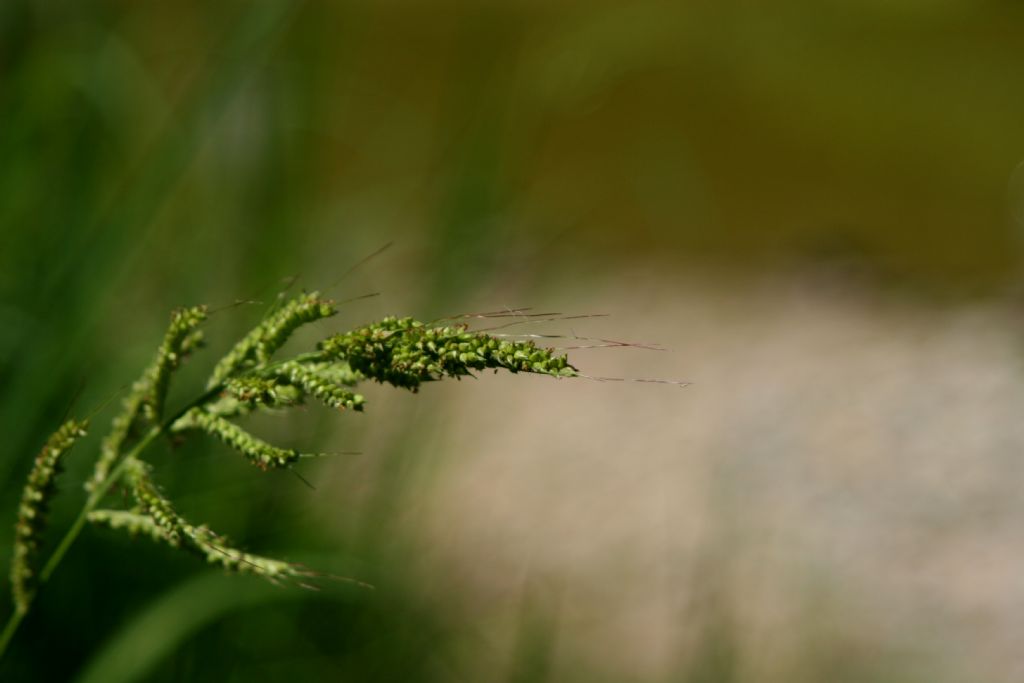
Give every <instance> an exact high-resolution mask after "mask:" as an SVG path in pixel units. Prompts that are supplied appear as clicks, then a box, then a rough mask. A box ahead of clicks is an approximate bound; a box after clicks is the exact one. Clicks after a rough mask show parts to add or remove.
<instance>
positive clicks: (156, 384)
mask: <svg viewBox="0 0 1024 683" xmlns="http://www.w3.org/2000/svg"><path fill="white" fill-rule="evenodd" d="M205 319H206V307H205V306H194V307H192V308H181V309H178V310H175V311H174V312H173V313H171V324H170V326H169V327H168V328H167V332H166V333H165V334H164V340H163V342H162V343H161V344H160V348H159V349H157V354H156V358H155V359H154V360H153V362H152V363H151V364H150V365H149V367H147V368H146V370H145V371H144V372H143V373H142V376H141V377H139V379H137V380H136V381H135V382H134V383H133V384H132V387H131V390H130V391H129V392H128V394H127V395H126V396H125V397H124V400H123V401H122V402H121V412H120V413H118V414H117V415H116V416H114V419H113V420H112V421H111V424H110V431H109V432H108V433H107V435H106V436H105V437H103V441H102V442H101V444H100V457H99V459H97V460H96V465H95V466H94V467H93V473H92V476H91V477H90V478H89V480H88V481H87V482H86V483H85V489H86V490H87V491H89V492H92V491H95V490H96V488H97V487H98V486H99V485H100V484H101V483H102V482H103V481H105V480H106V478H107V476H108V475H109V474H110V469H111V468H112V467H113V466H114V463H115V462H116V461H117V458H118V456H119V455H120V454H121V450H122V448H123V447H124V445H125V444H126V443H127V442H128V441H129V439H130V438H131V436H132V432H133V430H134V428H135V427H136V425H137V424H138V423H139V421H140V420H141V419H142V418H147V419H149V420H151V421H154V422H155V421H156V420H158V419H159V417H160V414H161V413H162V412H163V404H164V400H165V399H166V397H167V388H168V385H169V382H170V376H171V373H172V372H173V371H174V370H175V369H176V368H177V367H178V365H179V364H180V363H181V360H182V359H183V358H184V357H185V356H187V355H188V354H189V353H191V352H192V351H193V350H195V349H196V348H198V347H199V346H200V345H201V343H202V339H203V337H202V331H201V330H197V329H196V327H198V325H199V324H200V323H202V322H203V320H205Z"/></svg>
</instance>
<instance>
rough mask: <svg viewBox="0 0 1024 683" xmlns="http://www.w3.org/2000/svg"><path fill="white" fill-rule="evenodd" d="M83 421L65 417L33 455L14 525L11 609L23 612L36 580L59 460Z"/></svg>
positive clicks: (81, 430) (84, 424)
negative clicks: (12, 601)
mask: <svg viewBox="0 0 1024 683" xmlns="http://www.w3.org/2000/svg"><path fill="white" fill-rule="evenodd" d="M87 427H88V423H87V422H84V421H83V422H79V421H78V420H74V419H72V420H68V421H67V422H65V423H64V424H63V425H61V427H60V428H59V429H58V430H57V431H56V432H54V433H53V435H52V436H50V438H49V439H48V440H47V442H46V445H45V446H43V450H42V451H40V452H39V455H38V456H36V460H35V463H34V464H33V466H32V470H31V472H29V475H28V481H27V482H26V483H25V488H24V490H23V491H22V493H21V505H20V506H19V507H18V522H17V524H15V525H14V554H13V557H12V560H11V591H12V594H13V597H14V605H15V608H16V609H17V610H18V611H19V612H22V613H24V612H27V611H28V607H29V604H30V603H31V602H32V598H33V597H34V596H35V591H36V587H37V582H38V576H37V567H36V560H37V558H38V555H39V546H40V543H41V538H42V533H43V529H44V528H45V527H46V516H47V513H48V512H49V507H50V499H51V498H53V496H54V494H55V493H56V492H57V475H58V474H60V472H61V470H62V469H63V467H62V464H61V460H62V458H63V457H64V456H65V455H66V454H67V452H68V451H69V450H70V449H71V447H72V446H73V445H74V443H75V441H77V440H78V439H79V438H81V437H83V436H85V430H86V428H87Z"/></svg>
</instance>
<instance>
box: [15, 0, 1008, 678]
mask: <svg viewBox="0 0 1024 683" xmlns="http://www.w3.org/2000/svg"><path fill="white" fill-rule="evenodd" d="M1022 69H1024V6H1022V5H1020V4H1019V3H1014V2H1009V1H1007V0H1003V1H998V0H993V1H990V2H966V1H965V0H943V1H940V2H920V1H916V0H888V1H886V2H882V1H881V0H864V1H863V2H859V3H841V2H821V1H820V0H819V1H812V0H785V1H784V2H781V3H770V4H766V5H765V6H764V7H762V6H760V5H758V4H757V3H749V2H738V1H724V2H723V1H721V0H717V1H714V2H712V1H702V0H693V1H688V2H654V1H643V2H629V3H623V2H575V1H571V0H565V1H563V2H555V3H541V2H534V1H532V0H527V1H524V2H514V1H511V0H496V1H494V2H483V3H455V2H447V1H441V2H429V3H418V2H411V1H408V0H394V1H392V2H383V3H375V2H368V1H357V2H336V3H319V2H307V3H297V2H290V1H285V0H266V1H264V2H259V3H244V2H223V3H203V2H176V3H129V2H115V1H108V2H83V3H73V2H64V1H60V0H57V1H46V2H44V1H42V0H38V1H28V2H26V1H25V0H5V2H3V3H0V162H2V163H0V434H3V442H4V448H3V449H2V451H0V486H2V489H3V491H2V496H0V501H2V502H3V505H0V516H2V517H3V518H4V519H7V520H8V521H9V523H7V522H3V523H0V547H4V548H7V547H9V541H10V537H11V527H12V525H13V521H14V516H15V512H16V511H15V504H16V500H17V497H18V495H19V491H20V487H21V483H22V480H23V478H24V476H25V474H26V473H27V471H28V468H29V466H30V463H31V459H32V457H33V456H34V454H35V452H36V451H37V450H38V448H39V446H40V445H41V444H42V442H43V440H44V439H45V437H46V435H47V434H48V433H49V432H50V431H52V430H53V429H54V428H55V427H56V426H57V425H58V424H59V423H60V420H61V417H62V415H64V414H65V411H66V410H68V408H69V406H72V410H73V412H74V413H75V414H77V415H80V416H81V415H84V414H87V413H90V412H92V411H94V410H97V409H100V408H101V406H103V404H104V402H105V401H106V400H107V399H109V398H110V397H111V396H112V395H113V394H115V392H117V391H118V389H119V388H121V387H122V386H124V385H125V384H127V383H129V382H130V381H131V380H132V379H134V376H135V375H136V374H137V373H138V372H139V370H140V369H141V367H142V366H143V365H144V364H145V363H146V362H147V360H148V359H149V357H150V356H151V354H152V353H153V350H154V349H155V347H156V345H157V343H158V342H159V339H160V338H161V335H162V331H163V327H164V325H165V323H166V319H167V314H168V312H169V311H170V310H171V309H172V308H174V307H175V306H178V305H182V304H195V303H207V304H210V305H211V306H213V307H216V308H221V309H222V310H220V311H219V312H218V313H216V314H215V315H214V316H213V317H212V318H211V320H210V324H209V325H208V333H207V334H208V339H209V341H210V344H209V348H208V349H207V350H205V351H203V352H202V353H201V354H198V355H197V356H196V357H195V358H194V359H192V360H191V361H190V362H189V364H188V366H187V367H186V368H185V369H184V370H183V371H182V372H181V373H180V376H178V377H176V381H175V385H174V387H173V389H172V400H173V401H177V402H181V401H184V400H187V399H188V398H190V396H189V394H188V392H189V389H190V387H192V388H194V387H196V386H197V383H199V382H201V381H202V378H203V377H204V376H205V371H207V370H208V368H209V367H210V364H211V363H212V362H214V360H215V359H216V358H217V357H218V354H219V353H221V352H223V351H224V350H225V349H226V348H227V346H228V345H229V344H230V343H232V342H233V340H234V339H235V338H236V337H237V336H238V335H239V334H241V333H243V332H244V331H245V330H246V329H247V327H248V326H250V325H251V324H253V323H254V322H255V321H256V320H257V319H258V317H259V315H260V312H261V310H262V309H261V308H260V306H259V305H257V304H247V305H239V306H234V307H231V306H230V304H232V303H233V302H235V301H237V300H260V301H268V300H269V299H270V298H272V297H273V296H274V293H275V292H276V291H277V290H278V289H279V288H280V287H281V285H282V282H284V281H285V279H286V278H289V277H290V276H295V277H297V278H298V283H299V285H300V286H303V287H306V288H310V289H314V288H319V289H327V288H330V291H329V294H330V295H331V296H333V297H334V298H335V299H337V300H344V299H349V298H354V297H358V296H360V295H363V294H368V293H377V292H379V293H380V295H379V296H377V297H374V298H369V299H360V300H357V301H352V302H350V303H347V304H345V305H344V306H343V312H342V314H341V315H340V316H338V317H337V318H334V319H332V320H330V321H328V322H327V323H326V324H325V325H322V326H321V331H320V332H319V333H318V332H316V331H312V330H311V331H308V332H306V333H305V334H303V335H302V339H301V340H296V342H297V343H296V348H299V347H300V346H301V344H302V343H311V342H314V341H315V340H316V339H317V338H318V334H321V335H326V334H327V333H328V332H331V331H339V330H342V329H345V328H347V327H348V326H350V325H355V324H358V323H360V322H363V321H367V320H370V319H374V318H379V317H381V316H383V315H386V314H392V313H397V314H411V315H416V316H417V317H420V318H423V319H433V318H437V317H440V316H442V315H447V314H454V313H458V312H462V311H479V310H495V309H501V308H503V307H521V306H531V307H535V310H538V311H539V310H544V311H564V312H566V313H573V314H577V313H578V314H586V313H602V314H605V313H606V314H609V315H608V317H595V318H584V319H577V320H573V321H564V322H551V323H546V324H543V325H536V326H529V325H524V326H522V327H520V328H515V329H517V330H519V331H523V332H527V333H545V334H548V333H550V334H555V333H560V334H564V335H567V336H573V335H576V336H587V337H598V338H604V339H614V340H628V341H636V342H644V343H653V344H659V345H662V346H663V347H665V348H666V349H667V350H665V351H649V350H642V349H636V348H596V349H580V350H574V351H572V352H571V353H572V358H573V359H574V361H575V362H576V364H577V365H578V366H579V367H580V369H581V370H582V371H583V372H585V373H587V374H589V375H593V376H602V377H604V376H611V377H627V378H664V379H686V380H691V381H693V382H694V384H693V385H692V386H690V387H687V388H685V389H680V388H679V387H676V386H672V385H664V384H651V383H624V382H599V381H591V380H572V381H554V380H550V379H548V378H541V377H511V376H492V375H485V376H482V377H481V378H480V379H479V380H475V381H474V380H470V381H462V382H446V383H438V384H436V385H433V386H429V385H428V386H426V387H425V388H424V389H423V391H422V392H421V394H420V395H418V396H412V395H407V394H400V393H399V392H397V391H396V390H392V389H389V388H384V387H370V388H369V389H368V390H367V392H366V393H367V398H368V399H369V401H370V403H369V406H368V411H367V413H366V414H365V415H358V414H340V415H339V414H337V413H334V412H332V411H329V410H326V409H320V408H317V407H314V406H311V407H310V408H309V409H308V410H307V411H304V412H303V413H302V414H300V415H297V416H296V415H291V416H289V417H287V418H281V419H263V420H260V421H256V422H255V423H253V425H252V428H253V430H254V431H257V432H259V433H260V434H263V435H268V436H272V437H273V438H274V439H276V440H277V441H278V442H281V443H283V444H286V445H294V446H296V447H309V448H313V449H317V450H332V451H355V452H358V454H356V455H343V456H338V457H336V458H330V459H324V460H318V461H316V462H312V463H308V464H304V465H303V466H302V474H303V477H304V478H305V479H307V480H308V481H309V483H311V484H312V486H313V488H310V487H307V486H306V485H304V484H303V482H302V481H301V480H300V479H299V478H297V477H293V476H290V475H288V474H287V473H280V472H278V473H269V474H264V473H261V472H259V471H258V470H256V469H255V468H252V467H249V466H248V465H246V464H245V463H244V462H242V461H241V459H240V458H238V457H236V456H235V455H234V454H233V453H231V452H229V451H227V450H226V449H225V448H222V447H221V446H220V445H218V444H215V443H211V442H210V441H209V440H205V439H202V438H192V439H190V440H189V441H188V442H186V443H184V444H181V445H176V446H175V445H170V444H167V445H162V446H160V447H159V448H155V449H154V450H153V451H152V452H151V453H150V460H151V461H152V462H153V463H154V464H155V466H156V476H157V478H158V480H159V481H160V483H161V484H162V485H163V486H164V487H166V489H167V490H168V491H170V492H173V494H174V497H175V498H176V499H177V500H179V501H180V503H181V507H182V510H183V512H184V513H185V514H187V515H189V516H190V517H192V518H194V519H196V520H200V521H204V522H208V523H210V524H211V526H213V527H214V528H216V529H218V530H221V531H223V532H225V533H227V534H229V535H230V536H232V537H233V538H234V539H235V540H237V541H238V542H239V543H241V544H244V546H245V547H246V548H249V549H251V550H253V551H255V552H260V553H264V554H268V555H272V556H277V557H283V558H287V559H291V560H296V561H301V562H304V563H306V564H309V565H310V566H313V567H316V568H318V569H322V570H323V571H325V572H328V573H331V574H336V575H341V576H351V577H355V578H358V579H360V580H362V581H366V582H369V583H371V584H373V585H374V586H375V589H374V590H372V591H370V590H366V589H362V588H359V587H355V586H353V585H350V584H346V583H342V582H333V581H323V582H321V584H320V588H321V590H320V591H319V592H313V591H309V590H302V589H294V588H282V587H274V586H271V585H268V584H265V583H262V582H260V581H259V580H258V579H253V578H248V577H238V578H234V577H224V576H222V575H220V574H218V573H217V572H216V571H213V570H210V569H207V568H206V567H204V566H202V565H201V564H199V563H198V562H196V561H194V560H193V559H192V558H191V557H188V556H184V555H182V554H180V553H174V552H171V551H169V550H168V549H166V548H162V547H156V546H153V545H151V544H148V543H147V542H146V541H143V540H138V541H134V542H133V541H131V540H129V539H127V538H123V537H120V536H118V535H116V534H113V533H110V532H104V531H102V530H97V529H93V530H88V532H87V533H86V534H84V535H83V538H82V540H81V541H80V542H79V543H78V544H77V545H76V546H75V547H74V549H73V551H72V553H71V554H70V555H69V556H68V558H67V560H66V562H65V563H64V565H62V566H61V567H60V570H59V571H58V572H57V574H56V575H55V576H54V578H53V580H52V582H51V583H50V584H49V585H47V586H46V587H45V589H44V590H43V591H42V592H41V593H40V598H39V601H38V602H37V604H36V606H35V608H34V611H33V614H32V615H31V617H30V619H29V620H27V621H26V623H25V624H24V626H23V628H22V631H21V632H20V633H19V634H18V636H17V639H16V640H15V641H14V643H13V645H12V649H11V651H10V652H9V655H8V657H7V658H6V659H5V660H4V661H3V662H0V679H3V680H5V681H6V680H12V681H50V680H53V681H59V680H84V681H103V682H105V683H108V682H117V681H131V680H146V681H177V680H189V681H242V680H247V681H249V680H258V681H276V680H289V681H293V682H294V681H306V680H310V681H321V680H344V681H424V682H427V681H430V682H434V681H436V682H447V681H507V682H509V683H513V682H514V683H537V682H541V681H552V682H553V681H559V682H561V681H567V682H569V683H573V682H576V681H579V682H583V681H586V682H592V681H608V682H612V681H614V682H620V681H634V682H644V683H646V682H648V681H650V682H657V683H662V682H665V683H667V682H669V681H672V682H681V683H698V682H700V683H719V682H721V683H754V682H757V683H761V682H765V681H780V682H781V681H786V682H787V683H789V682H796V683H801V682H806V683H812V682H817V681H826V680H827V681H840V682H841V681H851V682H852V681H858V682H865V681H866V682H872V683H882V682H890V681H891V682H896V681H899V682H904V681H910V682H928V683H953V682H961V681H962V682H965V683H966V682H969V681H970V682H973V681H979V680H984V681H992V682H994V683H1003V682H1006V683H1010V682H1012V681H1020V680H1022V678H1024V655H1022V653H1021V649H1020V646H1019V644H1020V642H1021V640H1022V639H1024V534H1022V533H1021V530H1022V529H1024V497H1022V496H1021V495H1020V491H1021V487H1022V485H1024V423H1022V422H1021V420H1020V419H1019V413H1020V412H1021V410H1024V366H1022V363H1021V359H1022V357H1024V355H1022V351H1024V338H1022V335H1021V331H1022V329H1024V328H1022V326H1024V320H1021V315H1020V306H1021V292H1022V289H1021V284H1024V280H1022V278H1021V274H1022V271H1021V264H1022V254H1024V252H1022V246H1024V245H1022V242H1021V240H1022V237H1024V166H1022V165H1021V164H1022V162H1024V125H1022V124H1021V122H1022V121H1024V88H1022V87H1021V84H1020V76H1021V73H1022ZM389 242H393V246H392V247H391V248H390V249H388V250H387V251H385V252H383V253H381V254H380V255H379V256H377V257H375V258H373V259H371V260H369V261H368V262H366V263H364V264H362V265H361V266H359V267H358V268H357V269H355V270H354V271H352V272H351V273H350V274H348V275H347V276H345V277H343V275H345V274H346V272H347V271H349V269H350V267H351V266H352V265H353V264H355V263H357V262H358V261H360V259H361V258H362V257H364V256H366V255H367V254H370V253H372V252H374V251H375V250H376V249H378V248H379V247H381V246H382V245H384V244H386V243H389ZM554 343H556V344H560V345H579V344H580V343H579V342H574V341H572V340H569V341H557V340H556V341H555V342H554ZM113 410H114V406H113V405H109V406H107V407H105V408H102V409H101V410H100V412H99V413H98V414H97V415H96V417H95V419H94V428H93V433H92V435H91V436H90V437H89V439H88V440H87V441H86V442H85V443H84V444H83V445H82V446H80V447H78V448H76V450H75V451H74V453H73V454H72V456H71V459H70V462H69V471H68V472H67V474H66V475H65V478H64V479H63V483H64V486H63V490H64V494H63V496H62V497H61V498H60V499H58V502H57V503H56V506H55V511H54V519H53V526H52V532H51V537H50V538H51V540H52V539H53V538H54V535H56V534H58V533H59V532H60V531H62V530H63V528H64V527H66V526H67V525H68V524H69V523H70V521H71V519H72V518H73V515H74V514H75V512H76V511H77V509H78V507H80V505H81V503H82V492H81V483H82V481H83V480H84V479H85V477H86V475H87V472H88V470H89V467H90V465H91V459H92V458H93V456H94V453H95V448H96V446H97V444H98V440H99V436H100V435H101V432H102V431H103V430H104V429H105V428H106V426H107V425H108V424H109V420H110V419H111V417H112V413H113ZM8 556H9V555H8V552H7V551H4V552H3V554H0V559H2V560H3V561H4V563H5V564H6V560H7V558H8ZM4 591H5V594H4V596H3V597H0V611H2V612H3V616H4V618H6V614H7V610H8V609H9V608H10V603H9V599H8V598H7V597H6V584H5V588H4Z"/></svg>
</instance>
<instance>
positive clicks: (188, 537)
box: [88, 510, 315, 581]
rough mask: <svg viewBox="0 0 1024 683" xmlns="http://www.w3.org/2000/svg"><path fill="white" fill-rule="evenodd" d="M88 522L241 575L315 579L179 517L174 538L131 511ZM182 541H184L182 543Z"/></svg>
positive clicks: (92, 516) (95, 515)
mask: <svg viewBox="0 0 1024 683" xmlns="http://www.w3.org/2000/svg"><path fill="white" fill-rule="evenodd" d="M88 519H89V521H90V522H91V523H93V524H96V525H99V526H106V527H108V528H110V529H113V530H116V531H126V532H128V533H129V534H131V535H132V536H133V537H134V536H145V537H146V538H149V539H150V540H152V541H156V542H159V543H166V544H167V545H169V546H171V547H172V548H184V549H187V550H190V551H192V552H193V553H194V554H196V555H198V556H200V557H202V558H203V559H204V560H206V562H207V563H209V564H213V565H217V566H219V567H221V568H223V569H224V570H226V571H229V572H232V573H238V574H253V575H256V576H261V577H263V578H265V579H267V580H269V581H277V580H281V579H286V578H299V577H303V578H305V577H309V576H314V575H315V574H314V573H313V572H309V571H307V570H304V569H302V568H301V567H299V566H298V565H295V564H292V563H290V562H285V561H283V560H275V559H273V558H269V557H264V556H262V555H254V554H252V553H247V552H244V551H242V550H239V549H238V548H235V547H232V545H231V543H230V541H228V539H227V538H225V537H223V536H220V535H218V534H215V533H213V532H212V531H210V530H209V529H208V528H207V527H205V526H193V525H192V524H189V523H188V522H185V521H184V520H182V519H181V518H180V517H178V520H179V522H180V534H178V535H177V536H171V535H170V534H169V533H168V532H167V529H166V528H165V527H164V526H162V525H161V524H159V523H158V522H157V521H156V520H155V519H154V518H153V517H151V516H150V515H148V514H146V513H143V512H136V511H129V510H94V511H93V512H90V513H89V517H88ZM182 540H184V541H185V542H184V543H182Z"/></svg>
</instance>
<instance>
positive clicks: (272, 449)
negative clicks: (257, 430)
mask: <svg viewBox="0 0 1024 683" xmlns="http://www.w3.org/2000/svg"><path fill="white" fill-rule="evenodd" d="M189 419H191V420H192V421H193V423H194V424H195V425H196V426H197V427H199V428H200V429H202V430H203V431H205V432H206V433H208V434H211V435H213V436H215V437H217V438H218V439H220V440H221V441H223V442H224V443H226V444H227V445H229V446H231V447H232V448H234V449H235V450H236V451H238V452H239V453H241V454H242V455H244V456H245V458H246V459H247V460H248V461H249V462H251V463H253V464H254V465H256V466H258V467H260V468H261V469H269V468H275V467H287V466H288V465H290V464H291V463H293V462H295V461H296V460H298V459H299V452H298V451H296V450H292V449H290V448H278V447H277V446H272V445H271V444H269V443H267V442H266V441H264V440H262V439H260V438H258V437H256V436H253V435H252V434H250V433H249V432H247V431H245V430H244V429H242V428H241V427H239V426H238V425H236V424H235V423H233V422H230V421H228V420H226V419H225V418H223V417H221V416H219V415H214V414H211V413H208V412H205V411H203V410H198V409H196V410H192V411H190V412H189Z"/></svg>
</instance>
